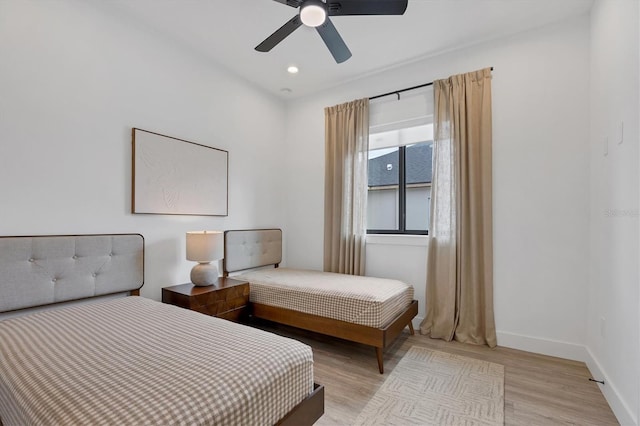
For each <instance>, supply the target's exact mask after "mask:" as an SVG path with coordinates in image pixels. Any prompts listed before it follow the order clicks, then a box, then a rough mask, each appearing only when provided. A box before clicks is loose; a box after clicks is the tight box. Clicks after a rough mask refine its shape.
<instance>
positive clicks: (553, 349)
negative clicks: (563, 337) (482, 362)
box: [496, 331, 638, 426]
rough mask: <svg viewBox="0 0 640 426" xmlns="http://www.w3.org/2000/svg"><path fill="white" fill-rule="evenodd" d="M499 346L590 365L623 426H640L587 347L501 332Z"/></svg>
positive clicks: (589, 367) (593, 374)
mask: <svg viewBox="0 0 640 426" xmlns="http://www.w3.org/2000/svg"><path fill="white" fill-rule="evenodd" d="M496 334H497V337H498V346H503V347H506V348H512V349H518V350H521V351H527V352H533V353H537V354H542V355H549V356H555V357H559V358H565V359H571V360H574V361H582V362H584V363H585V364H586V365H587V368H588V369H589V372H590V373H591V375H592V376H593V378H595V379H597V380H604V382H605V385H604V386H603V385H600V384H599V385H598V387H600V391H601V392H602V394H603V395H604V397H605V399H606V400H607V402H608V403H609V406H610V407H611V410H612V411H613V414H615V416H616V418H617V419H618V422H620V424H621V425H622V426H638V423H637V418H636V415H635V414H634V413H633V411H632V410H631V409H630V408H629V406H628V405H627V404H626V403H625V402H624V401H623V400H622V398H620V393H619V392H618V390H617V388H616V386H615V383H613V382H612V381H611V380H610V379H609V376H608V375H607V373H606V372H605V371H604V370H603V369H602V367H601V365H600V363H599V362H598V361H597V359H596V358H595V357H594V356H593V354H592V352H591V351H590V350H589V348H587V347H586V346H584V345H579V344H575V343H567V342H560V341H557V340H550V339H541V338H539V337H531V336H523V335H521V334H514V333H507V332H504V331H498V332H497V333H496Z"/></svg>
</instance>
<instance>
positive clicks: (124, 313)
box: [0, 297, 313, 426]
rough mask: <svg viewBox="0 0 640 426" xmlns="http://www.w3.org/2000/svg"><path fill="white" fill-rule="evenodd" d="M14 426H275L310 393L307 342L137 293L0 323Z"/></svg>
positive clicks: (3, 394)
mask: <svg viewBox="0 0 640 426" xmlns="http://www.w3.org/2000/svg"><path fill="white" fill-rule="evenodd" d="M0 342H2V344H1V345H0V365H1V366H2V368H1V369H0V418H1V419H2V422H3V424H4V426H10V425H26V424H31V425H72V424H86V425H89V424H90V425H98V424H113V425H115V424H158V425H159V424H216V425H240V424H247V425H249V424H251V425H271V424H275V423H276V422H277V421H278V420H279V419H281V418H283V417H284V416H285V414H287V413H288V412H289V411H290V410H291V409H292V408H293V407H295V406H296V405H297V404H298V403H300V402H301V401H302V400H303V399H304V398H305V397H306V396H307V395H308V394H309V393H310V392H311V391H312V389H313V358H312V353H311V348H310V347H308V346H307V345H304V344H302V343H299V342H297V341H294V340H291V339H287V338H284V337H280V336H276V335H274V334H271V333H266V332H263V331H261V330H257V329H253V328H249V327H246V326H243V325H239V324H236V323H232V322H229V321H225V320H222V319H218V318H213V317H209V316H206V315H202V314H200V313H197V312H193V311H188V310H185V309H182V308H178V307H175V306H171V305H166V304H162V303H159V302H155V301H152V300H148V299H144V298H141V297H126V298H119V299H115V300H110V301H103V302H96V303H90V304H85V305H80V306H73V307H66V308H61V309H57V310H51V311H45V312H40V313H35V314H30V315H26V316H21V317H17V318H12V319H8V320H4V321H0Z"/></svg>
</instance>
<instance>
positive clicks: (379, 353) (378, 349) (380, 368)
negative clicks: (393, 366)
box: [376, 347, 384, 374]
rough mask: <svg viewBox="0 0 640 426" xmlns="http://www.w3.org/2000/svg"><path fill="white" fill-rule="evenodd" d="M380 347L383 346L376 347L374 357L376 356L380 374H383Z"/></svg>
mask: <svg viewBox="0 0 640 426" xmlns="http://www.w3.org/2000/svg"><path fill="white" fill-rule="evenodd" d="M382 349H383V348H379V347H376V357H377V358H378V370H380V374H384V364H383V362H384V360H383V357H382Z"/></svg>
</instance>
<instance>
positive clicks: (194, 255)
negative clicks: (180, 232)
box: [187, 231, 224, 262]
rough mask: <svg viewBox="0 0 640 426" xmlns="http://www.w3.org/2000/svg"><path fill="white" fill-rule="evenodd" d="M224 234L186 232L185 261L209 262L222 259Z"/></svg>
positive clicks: (215, 232)
mask: <svg viewBox="0 0 640 426" xmlns="http://www.w3.org/2000/svg"><path fill="white" fill-rule="evenodd" d="M223 243H224V234H223V233H222V232H220V231H196V232H187V260H193V261H196V262H211V261H214V260H218V259H222V258H223V257H224V247H223Z"/></svg>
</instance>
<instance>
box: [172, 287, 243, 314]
mask: <svg viewBox="0 0 640 426" xmlns="http://www.w3.org/2000/svg"><path fill="white" fill-rule="evenodd" d="M162 301H163V302H164V303H170V304H172V305H176V306H180V307H182V308H185V309H190V310H192V311H197V312H201V313H203V314H207V315H212V316H216V317H219V318H225V319H229V320H232V321H239V320H240V319H241V318H242V317H244V316H245V315H247V311H248V308H247V306H248V304H249V283H248V282H246V281H239V280H234V279H231V278H224V277H220V278H219V279H218V282H217V283H216V284H214V285H211V286H206V287H196V286H194V285H193V284H191V283H187V284H180V285H176V286H173V287H165V288H163V289H162Z"/></svg>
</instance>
